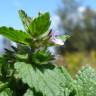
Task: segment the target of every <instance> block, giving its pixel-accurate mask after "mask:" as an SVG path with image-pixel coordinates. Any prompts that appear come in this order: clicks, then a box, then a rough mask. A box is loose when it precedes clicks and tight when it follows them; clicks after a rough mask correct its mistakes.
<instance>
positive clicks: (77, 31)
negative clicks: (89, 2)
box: [58, 0, 96, 52]
mask: <svg viewBox="0 0 96 96" xmlns="http://www.w3.org/2000/svg"><path fill="white" fill-rule="evenodd" d="M65 1H66V2H65ZM73 1H74V2H73ZM76 1H77V0H63V6H64V7H62V8H61V9H59V10H58V14H59V17H60V19H61V23H62V28H63V30H64V32H65V34H69V35H70V36H71V37H70V39H68V40H67V42H66V44H65V45H66V46H65V48H64V50H67V51H68V52H69V51H72V52H73V51H90V50H93V49H96V37H95V36H96V11H95V10H92V9H91V8H89V7H87V8H85V10H84V11H82V12H81V11H78V10H79V8H80V6H79V5H80V4H78V2H76Z"/></svg>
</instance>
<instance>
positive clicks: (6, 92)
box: [0, 88, 12, 96]
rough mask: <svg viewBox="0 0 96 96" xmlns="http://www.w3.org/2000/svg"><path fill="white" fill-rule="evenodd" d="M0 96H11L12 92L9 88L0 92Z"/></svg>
mask: <svg viewBox="0 0 96 96" xmlns="http://www.w3.org/2000/svg"><path fill="white" fill-rule="evenodd" d="M0 96H12V91H11V90H10V89H9V88H6V89H5V90H3V91H2V92H0Z"/></svg>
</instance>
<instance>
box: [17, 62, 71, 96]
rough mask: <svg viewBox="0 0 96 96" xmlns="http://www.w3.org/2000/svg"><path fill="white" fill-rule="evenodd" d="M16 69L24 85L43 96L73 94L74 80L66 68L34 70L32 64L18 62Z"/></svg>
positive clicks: (37, 68) (36, 68) (42, 67)
mask: <svg viewBox="0 0 96 96" xmlns="http://www.w3.org/2000/svg"><path fill="white" fill-rule="evenodd" d="M49 66H51V65H49ZM15 69H16V71H17V73H18V74H17V75H18V77H19V78H21V79H22V80H23V82H24V83H27V84H28V86H29V87H30V88H35V90H36V92H41V93H43V96H69V94H70V92H71V90H70V89H71V87H72V86H71V83H72V79H71V77H70V75H69V74H68V73H67V72H66V70H65V69H64V67H54V68H47V67H44V66H40V68H39V67H35V68H34V67H32V65H30V64H26V63H23V62H17V63H15ZM66 92H67V93H66ZM65 94H67V95H65Z"/></svg>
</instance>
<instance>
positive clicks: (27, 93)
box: [24, 89, 34, 96]
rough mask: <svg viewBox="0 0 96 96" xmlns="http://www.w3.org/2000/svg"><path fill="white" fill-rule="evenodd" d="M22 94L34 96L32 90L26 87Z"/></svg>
mask: <svg viewBox="0 0 96 96" xmlns="http://www.w3.org/2000/svg"><path fill="white" fill-rule="evenodd" d="M24 96H34V94H33V92H32V90H30V89H28V90H27V92H26V93H25V94H24Z"/></svg>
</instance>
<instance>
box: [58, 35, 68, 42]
mask: <svg viewBox="0 0 96 96" xmlns="http://www.w3.org/2000/svg"><path fill="white" fill-rule="evenodd" d="M57 38H58V39H61V40H63V41H66V40H67V39H68V38H70V36H69V35H60V36H58V37H57Z"/></svg>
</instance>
